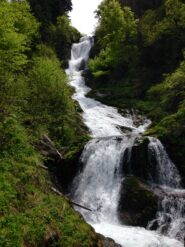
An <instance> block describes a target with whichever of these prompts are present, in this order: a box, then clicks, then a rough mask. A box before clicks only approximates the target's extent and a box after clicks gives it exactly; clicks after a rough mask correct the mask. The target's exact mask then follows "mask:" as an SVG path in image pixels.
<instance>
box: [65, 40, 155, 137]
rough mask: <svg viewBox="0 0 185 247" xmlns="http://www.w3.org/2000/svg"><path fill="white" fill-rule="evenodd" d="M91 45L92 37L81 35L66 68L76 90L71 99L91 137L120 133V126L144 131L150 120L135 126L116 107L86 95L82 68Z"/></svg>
mask: <svg viewBox="0 0 185 247" xmlns="http://www.w3.org/2000/svg"><path fill="white" fill-rule="evenodd" d="M92 46H93V39H92V38H90V37H83V38H81V39H80V42H79V43H78V44H73V46H72V51H71V60H70V61H69V68H68V69H67V70H66V72H67V74H68V75H69V76H70V85H71V86H72V87H74V88H75V91H76V93H75V94H74V95H73V99H75V100H77V101H78V103H79V104H80V106H81V108H82V110H83V114H82V117H83V120H84V123H85V124H86V125H87V127H88V128H89V130H90V132H91V135H92V137H107V136H119V135H122V134H123V133H122V130H121V128H122V127H126V128H130V129H132V130H135V131H136V132H144V130H145V129H146V128H147V126H148V125H149V124H150V123H151V121H149V120H146V121H145V122H144V123H143V124H142V125H141V126H140V127H139V128H136V126H135V125H134V123H133V120H132V118H131V117H123V116H122V115H121V114H119V113H118V110H117V109H116V108H114V107H110V106H106V105H103V104H101V103H100V102H98V101H96V100H94V99H91V98H88V97H86V94H87V93H88V92H89V91H90V90H91V89H90V88H89V87H87V86H86V85H85V81H84V78H83V76H82V70H83V69H84V68H85V67H86V63H87V60H88V57H89V53H90V50H91V48H92Z"/></svg>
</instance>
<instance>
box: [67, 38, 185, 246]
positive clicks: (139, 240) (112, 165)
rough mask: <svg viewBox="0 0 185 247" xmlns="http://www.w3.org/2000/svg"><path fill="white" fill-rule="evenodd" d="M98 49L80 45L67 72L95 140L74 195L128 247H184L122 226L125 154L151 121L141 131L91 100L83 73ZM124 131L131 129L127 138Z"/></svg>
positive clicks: (101, 228) (101, 229) (89, 216)
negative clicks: (92, 51) (121, 194)
mask: <svg viewBox="0 0 185 247" xmlns="http://www.w3.org/2000/svg"><path fill="white" fill-rule="evenodd" d="M92 45H93V41H92V39H91V38H89V37H84V38H82V39H81V40H80V42H79V44H74V45H73V47H72V51H71V60H70V62H69V68H68V70H66V72H67V74H68V75H69V77H70V85H71V86H72V87H74V88H75V91H76V93H75V94H74V96H73V99H75V100H77V101H78V103H79V105H80V106H81V108H82V110H83V114H82V117H83V120H84V123H85V124H86V126H87V127H88V128H89V130H90V133H91V136H92V137H93V138H94V139H93V140H91V141H90V142H89V143H88V144H87V145H86V147H85V148H84V151H83V154H82V157H81V163H82V164H83V166H82V169H81V171H79V174H78V175H77V176H76V178H75V179H74V181H73V186H72V191H71V195H72V198H73V199H74V200H75V201H76V202H78V203H79V204H82V205H84V206H86V207H89V208H91V209H93V212H91V213H89V212H87V211H85V210H84V209H77V210H78V211H80V213H81V214H82V215H83V216H84V218H85V220H86V221H87V222H88V223H89V224H91V225H92V226H93V227H94V228H95V230H96V231H97V232H98V233H101V234H103V235H105V236H106V237H110V238H112V239H114V240H115V241H116V242H117V243H119V244H121V245H122V246H124V247H136V246H137V247H183V244H182V243H181V242H180V241H178V240H175V239H173V238H168V237H165V236H163V235H161V234H158V233H157V231H150V230H146V229H145V228H142V227H130V226H126V225H122V224H121V223H120V222H119V220H118V216H117V208H118V202H119V192H120V188H121V184H122V179H124V177H122V176H121V175H120V174H121V173H120V164H121V162H122V161H123V160H124V155H125V150H126V149H127V150H128V149H131V148H132V146H133V144H134V141H135V139H136V138H138V137H139V136H140V135H141V134H142V133H143V132H144V131H145V130H146V129H147V127H148V126H149V125H150V123H151V122H150V121H149V120H147V119H144V120H143V123H141V124H140V126H135V124H134V121H133V119H132V116H126V117H123V116H122V115H121V114H119V113H118V111H117V109H116V108H114V107H109V106H106V105H104V104H102V103H100V102H98V101H96V100H94V99H91V98H88V97H86V94H87V93H88V92H89V91H90V88H88V87H87V86H86V85H85V81H84V79H83V76H82V72H83V71H82V70H81V69H83V67H84V63H86V62H87V59H88V56H89V52H90V49H91V47H92ZM122 129H126V133H124V132H123V131H122Z"/></svg>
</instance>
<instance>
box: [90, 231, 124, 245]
mask: <svg viewBox="0 0 185 247" xmlns="http://www.w3.org/2000/svg"><path fill="white" fill-rule="evenodd" d="M97 235H98V242H97V244H95V245H94V246H93V247H123V246H121V245H120V244H117V243H116V242H115V241H114V240H113V239H111V238H106V237H104V236H103V235H101V234H97Z"/></svg>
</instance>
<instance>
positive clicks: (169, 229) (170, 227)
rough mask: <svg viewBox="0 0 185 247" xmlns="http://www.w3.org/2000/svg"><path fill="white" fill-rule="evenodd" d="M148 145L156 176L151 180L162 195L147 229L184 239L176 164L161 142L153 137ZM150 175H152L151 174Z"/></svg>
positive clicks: (184, 209)
mask: <svg viewBox="0 0 185 247" xmlns="http://www.w3.org/2000/svg"><path fill="white" fill-rule="evenodd" d="M149 140H150V143H149V145H148V151H149V157H150V162H151V163H153V162H155V163H156V164H157V165H156V173H155V175H156V177H155V178H154V177H153V178H152V182H154V183H156V184H158V186H159V187H161V189H162V191H163V193H164V197H163V198H162V199H161V201H159V211H158V213H157V215H156V219H154V220H152V221H151V222H149V224H148V229H156V230H157V231H158V232H159V233H161V234H165V235H167V236H169V237H172V238H176V239H179V240H180V241H181V242H183V241H184V237H185V190H182V189H181V178H180V175H179V172H178V170H177V168H176V166H175V165H174V164H173V162H172V161H171V160H170V158H169V156H168V154H167V152H166V150H165V148H164V146H163V145H162V143H161V142H160V141H159V140H158V139H156V138H153V137H150V138H149ZM151 177H152V176H151Z"/></svg>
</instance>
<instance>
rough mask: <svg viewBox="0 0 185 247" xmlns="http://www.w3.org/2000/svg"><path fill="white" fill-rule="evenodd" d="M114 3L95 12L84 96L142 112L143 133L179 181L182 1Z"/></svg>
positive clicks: (183, 97)
mask: <svg viewBox="0 0 185 247" xmlns="http://www.w3.org/2000/svg"><path fill="white" fill-rule="evenodd" d="M120 2H121V5H120V4H119V1H116V0H104V1H103V2H102V3H101V5H100V7H99V9H98V11H97V17H98V18H99V25H98V27H97V29H96V32H95V46H94V48H93V51H92V53H91V60H90V61H89V72H88V74H87V77H88V83H89V84H90V86H92V87H93V91H92V92H90V94H89V95H91V96H93V97H95V98H97V99H98V100H100V101H102V102H104V103H106V104H110V105H113V106H116V107H118V108H119V109H120V110H121V109H123V108H137V109H139V110H141V111H142V112H144V113H145V114H147V116H148V117H149V118H151V119H152V121H153V125H152V126H151V128H150V130H149V131H148V132H147V133H146V134H150V135H154V136H157V137H158V138H160V139H161V141H162V142H163V143H164V144H165V146H166V148H167V150H168V153H169V155H170V157H171V158H172V160H173V161H174V162H175V163H176V165H177V166H178V168H179V170H180V172H181V175H182V176H183V178H185V161H184V150H185V125H184V122H185V114H184V111H185V105H184V102H185V68H184V48H185V3H184V1H182V0H175V1H173V0H164V1H145V0H143V1H134V0H133V1H120ZM125 5H126V6H125ZM128 6H130V7H131V8H132V10H133V11H134V13H133V12H132V11H131V9H130V8H129V7H128ZM115 13H117V14H115ZM134 16H136V17H139V19H136V17H134ZM113 27H116V28H113ZM99 93H101V94H99ZM99 95H100V96H99Z"/></svg>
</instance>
